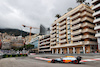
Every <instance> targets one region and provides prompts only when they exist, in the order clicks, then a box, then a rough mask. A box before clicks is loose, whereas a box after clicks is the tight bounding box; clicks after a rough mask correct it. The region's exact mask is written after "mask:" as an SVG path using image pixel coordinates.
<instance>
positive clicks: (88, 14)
mask: <svg viewBox="0 0 100 67" xmlns="http://www.w3.org/2000/svg"><path fill="white" fill-rule="evenodd" d="M84 15H87V16H90V17H92V14H91V13H89V12H86V11H85V12H83V13H82V16H84Z"/></svg>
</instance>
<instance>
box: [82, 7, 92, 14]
mask: <svg viewBox="0 0 100 67" xmlns="http://www.w3.org/2000/svg"><path fill="white" fill-rule="evenodd" d="M83 10H86V11H88V12H91V13H94V11H93V10H91V9H89V8H86V7H83V8H82V9H81V11H83Z"/></svg>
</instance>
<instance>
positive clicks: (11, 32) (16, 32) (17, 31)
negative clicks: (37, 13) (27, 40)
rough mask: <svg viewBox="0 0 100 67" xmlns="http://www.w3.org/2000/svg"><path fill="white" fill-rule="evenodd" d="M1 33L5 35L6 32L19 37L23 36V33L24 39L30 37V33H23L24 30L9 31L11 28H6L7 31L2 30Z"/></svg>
mask: <svg viewBox="0 0 100 67" xmlns="http://www.w3.org/2000/svg"><path fill="white" fill-rule="evenodd" d="M0 32H1V33H5V32H6V33H8V34H9V35H12V34H14V35H15V36H19V35H21V33H22V36H23V37H25V36H27V35H29V33H28V32H25V31H22V30H19V29H9V28H6V29H0ZM32 35H34V34H33V33H32Z"/></svg>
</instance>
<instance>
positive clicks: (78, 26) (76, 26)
mask: <svg viewBox="0 0 100 67" xmlns="http://www.w3.org/2000/svg"><path fill="white" fill-rule="evenodd" d="M81 26H82V24H78V25H75V26H73V27H72V28H71V29H72V30H75V29H78V28H80V27H81Z"/></svg>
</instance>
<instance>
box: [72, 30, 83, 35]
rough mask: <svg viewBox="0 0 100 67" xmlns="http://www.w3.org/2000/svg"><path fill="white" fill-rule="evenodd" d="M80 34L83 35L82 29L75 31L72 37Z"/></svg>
mask: <svg viewBox="0 0 100 67" xmlns="http://www.w3.org/2000/svg"><path fill="white" fill-rule="evenodd" d="M80 33H82V29H80V30H77V31H73V32H72V33H71V34H72V35H78V34H80Z"/></svg>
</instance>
